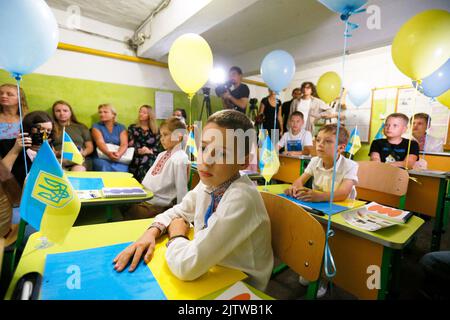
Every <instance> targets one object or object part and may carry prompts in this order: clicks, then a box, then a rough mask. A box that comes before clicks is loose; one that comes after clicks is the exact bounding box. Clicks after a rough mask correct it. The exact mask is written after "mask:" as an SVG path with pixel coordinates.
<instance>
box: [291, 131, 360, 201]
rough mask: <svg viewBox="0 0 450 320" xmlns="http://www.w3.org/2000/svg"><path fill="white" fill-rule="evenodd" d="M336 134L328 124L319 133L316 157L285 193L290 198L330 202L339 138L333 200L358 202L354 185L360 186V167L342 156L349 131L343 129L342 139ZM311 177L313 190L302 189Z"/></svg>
mask: <svg viewBox="0 0 450 320" xmlns="http://www.w3.org/2000/svg"><path fill="white" fill-rule="evenodd" d="M336 133H337V125H336V124H328V125H325V126H323V127H322V128H321V129H320V130H319V132H318V134H317V138H316V151H317V157H314V158H312V159H311V162H310V163H309V165H308V167H307V168H306V170H305V172H304V173H303V174H302V175H301V177H300V178H298V179H297V180H296V181H294V183H293V184H292V186H291V187H290V188H289V189H287V190H286V191H285V193H286V194H287V195H289V196H291V197H295V198H297V199H300V200H302V201H309V202H325V201H329V200H330V191H331V184H332V178H333V162H334V153H335V144H336V139H338V149H337V153H338V159H337V160H336V167H337V170H336V181H335V187H334V201H344V200H345V199H347V198H350V199H355V197H356V189H355V185H356V184H357V183H358V175H357V174H358V164H357V163H356V162H354V161H352V160H350V159H347V158H345V157H344V156H342V155H341V154H342V152H343V151H344V150H345V147H346V146H347V143H348V139H349V134H348V131H347V129H345V127H343V126H341V127H340V129H339V137H336ZM310 178H313V190H310V189H307V188H304V187H303V186H304V185H305V184H306V182H308V180H309V179H310ZM318 191H319V192H318Z"/></svg>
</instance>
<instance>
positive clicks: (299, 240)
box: [261, 192, 325, 299]
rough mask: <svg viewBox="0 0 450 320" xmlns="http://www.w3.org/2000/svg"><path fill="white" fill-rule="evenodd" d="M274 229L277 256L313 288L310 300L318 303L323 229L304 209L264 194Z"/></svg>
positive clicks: (323, 240) (310, 292)
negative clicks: (316, 299)
mask: <svg viewBox="0 0 450 320" xmlns="http://www.w3.org/2000/svg"><path fill="white" fill-rule="evenodd" d="M261 196H262V198H263V200H264V204H265V206H266V209H267V212H268V213H269V217H270V222H271V229H272V248H273V252H274V255H275V256H276V257H278V258H279V259H280V260H281V261H282V262H284V263H285V264H287V265H288V266H289V268H291V269H292V270H293V271H294V272H296V273H297V274H299V275H301V276H302V277H304V278H305V279H307V280H308V281H310V284H309V286H308V292H307V295H306V298H307V299H315V297H316V295H317V290H318V287H319V280H320V276H321V270H322V260H323V253H324V247H325V232H324V230H323V227H322V225H321V224H320V223H319V222H318V221H317V220H316V219H315V218H314V217H313V216H311V215H310V214H309V213H308V212H306V211H305V210H304V209H303V208H301V207H300V206H298V205H297V204H295V203H294V202H292V201H289V200H288V199H286V198H283V197H280V196H278V195H275V194H271V193H267V192H261Z"/></svg>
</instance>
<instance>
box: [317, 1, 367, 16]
mask: <svg viewBox="0 0 450 320" xmlns="http://www.w3.org/2000/svg"><path fill="white" fill-rule="evenodd" d="M319 2H320V3H321V4H323V5H324V6H326V7H327V8H328V9H330V10H331V11H334V12H337V13H340V14H342V15H344V16H347V15H348V14H350V13H352V12H355V11H357V10H358V9H359V8H361V7H362V6H364V5H365V4H366V3H367V0H319Z"/></svg>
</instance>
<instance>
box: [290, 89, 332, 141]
mask: <svg viewBox="0 0 450 320" xmlns="http://www.w3.org/2000/svg"><path fill="white" fill-rule="evenodd" d="M300 90H301V92H302V96H301V98H300V100H299V101H298V102H297V103H294V104H293V105H292V106H291V111H290V114H292V112H294V111H300V112H301V113H303V115H304V117H305V124H304V125H303V128H302V129H305V130H306V131H309V132H311V133H312V134H313V136H314V125H315V124H316V123H317V122H318V120H320V119H326V117H327V111H328V110H330V109H331V107H330V106H329V105H327V104H326V103H325V102H323V101H322V100H320V99H319V96H318V95H317V90H316V86H315V85H314V84H313V83H312V82H303V83H302V86H301V87H300Z"/></svg>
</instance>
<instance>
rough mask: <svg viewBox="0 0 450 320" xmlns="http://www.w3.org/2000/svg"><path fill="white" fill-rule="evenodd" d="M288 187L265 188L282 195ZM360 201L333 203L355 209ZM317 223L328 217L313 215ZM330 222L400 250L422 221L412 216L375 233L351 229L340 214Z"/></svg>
mask: <svg viewBox="0 0 450 320" xmlns="http://www.w3.org/2000/svg"><path fill="white" fill-rule="evenodd" d="M289 186H290V185H289V184H278V185H269V186H267V189H268V190H269V191H268V192H270V193H273V194H280V193H283V192H284V190H286V189H287V188H288V187H289ZM263 188H264V187H263V186H261V187H258V190H260V191H262V190H263ZM361 203H362V201H357V200H354V201H352V200H346V201H344V202H335V204H337V205H341V206H345V207H348V208H349V209H351V208H357V207H359V206H361ZM313 216H314V217H315V218H316V219H317V220H318V221H320V222H326V221H328V216H317V215H313ZM331 222H332V225H333V226H334V227H336V228H337V229H340V230H344V231H347V232H349V233H351V234H353V235H356V236H358V237H361V238H364V239H367V240H370V241H373V242H375V243H379V244H381V245H383V246H385V247H389V248H392V249H402V248H403V247H404V246H405V245H406V244H407V243H408V240H409V239H411V237H412V236H413V235H414V234H415V233H416V232H417V230H418V229H419V228H420V227H421V226H422V224H423V223H424V221H423V220H422V219H420V218H419V217H416V216H412V217H411V218H410V219H409V220H408V222H407V223H405V224H401V225H397V226H393V227H390V228H385V229H381V230H378V231H375V232H370V231H365V230H361V229H358V228H356V227H353V226H352V225H350V224H348V223H347V222H345V220H344V217H343V216H342V214H341V213H338V214H335V215H333V216H332V217H331Z"/></svg>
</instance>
